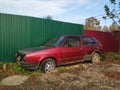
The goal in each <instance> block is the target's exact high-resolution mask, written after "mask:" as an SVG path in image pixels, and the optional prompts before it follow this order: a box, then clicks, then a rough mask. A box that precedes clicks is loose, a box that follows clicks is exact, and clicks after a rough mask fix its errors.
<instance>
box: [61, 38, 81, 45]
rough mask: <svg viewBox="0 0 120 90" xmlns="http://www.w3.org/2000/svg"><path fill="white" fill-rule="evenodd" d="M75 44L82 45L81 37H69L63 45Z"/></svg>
mask: <svg viewBox="0 0 120 90" xmlns="http://www.w3.org/2000/svg"><path fill="white" fill-rule="evenodd" d="M74 46H80V38H79V37H69V38H68V39H67V40H66V42H65V43H64V45H63V47H74Z"/></svg>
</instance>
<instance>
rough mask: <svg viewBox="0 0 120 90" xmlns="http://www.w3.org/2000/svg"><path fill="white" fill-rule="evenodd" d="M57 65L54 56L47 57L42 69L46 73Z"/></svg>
mask: <svg viewBox="0 0 120 90" xmlns="http://www.w3.org/2000/svg"><path fill="white" fill-rule="evenodd" d="M55 67H56V63H55V60H54V59H52V58H47V59H45V60H44V61H43V62H42V63H41V71H42V72H44V73H46V72H49V71H52V70H54V69H55Z"/></svg>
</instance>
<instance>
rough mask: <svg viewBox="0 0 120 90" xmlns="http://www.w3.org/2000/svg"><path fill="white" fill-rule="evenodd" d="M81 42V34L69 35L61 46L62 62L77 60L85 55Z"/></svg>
mask: <svg viewBox="0 0 120 90" xmlns="http://www.w3.org/2000/svg"><path fill="white" fill-rule="evenodd" d="M81 49H82V47H81V42H80V37H79V36H70V37H67V39H66V40H65V42H64V43H63V45H62V47H61V58H62V62H63V63H65V62H71V61H77V60H79V59H81V58H82V57H83V52H82V50H81Z"/></svg>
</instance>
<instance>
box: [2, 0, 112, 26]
mask: <svg viewBox="0 0 120 90" xmlns="http://www.w3.org/2000/svg"><path fill="white" fill-rule="evenodd" d="M108 2H109V0H0V13H9V14H17V15H25V16H33V17H40V18H43V17H46V16H47V15H50V16H52V17H53V19H54V20H59V21H65V22H73V23H79V24H83V23H84V19H86V18H88V17H91V16H98V17H97V18H99V19H100V20H102V22H101V23H102V24H106V23H105V21H104V20H103V19H102V18H101V17H102V15H105V12H104V5H105V4H108ZM100 16H101V17H100ZM109 22H110V21H107V23H109Z"/></svg>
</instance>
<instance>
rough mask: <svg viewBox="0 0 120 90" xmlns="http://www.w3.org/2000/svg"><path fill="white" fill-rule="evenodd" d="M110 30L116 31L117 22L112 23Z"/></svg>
mask: <svg viewBox="0 0 120 90" xmlns="http://www.w3.org/2000/svg"><path fill="white" fill-rule="evenodd" d="M109 29H110V31H115V30H117V28H116V25H115V23H112V24H111V25H110V27H109Z"/></svg>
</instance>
